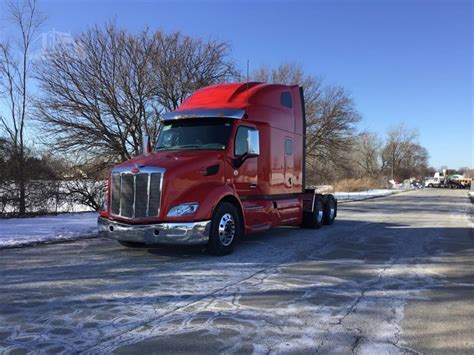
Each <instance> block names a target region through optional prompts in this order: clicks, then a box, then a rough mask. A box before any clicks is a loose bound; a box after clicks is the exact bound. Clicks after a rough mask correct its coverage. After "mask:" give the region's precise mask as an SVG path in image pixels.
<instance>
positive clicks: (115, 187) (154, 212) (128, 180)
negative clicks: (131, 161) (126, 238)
mask: <svg viewBox="0 0 474 355" xmlns="http://www.w3.org/2000/svg"><path fill="white" fill-rule="evenodd" d="M162 179H163V169H158V168H143V169H141V171H140V172H139V173H137V174H133V173H132V172H131V171H130V170H124V169H123V168H121V169H120V170H114V171H113V172H112V176H111V199H110V201H111V206H110V212H111V214H112V215H114V216H119V217H124V218H129V219H143V218H153V217H158V216H159V213H160V202H161V186H162V184H161V180H162Z"/></svg>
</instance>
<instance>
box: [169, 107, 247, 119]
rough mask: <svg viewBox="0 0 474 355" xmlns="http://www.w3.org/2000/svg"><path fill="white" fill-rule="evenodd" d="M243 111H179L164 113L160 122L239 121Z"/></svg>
mask: <svg viewBox="0 0 474 355" xmlns="http://www.w3.org/2000/svg"><path fill="white" fill-rule="evenodd" d="M245 114H246V112H245V110H240V109H228V108H226V109H194V110H179V111H172V112H167V113H165V114H164V115H163V116H162V118H161V121H172V120H179V119H186V118H212V117H215V118H232V119H237V120H241V119H242V118H244V117H245Z"/></svg>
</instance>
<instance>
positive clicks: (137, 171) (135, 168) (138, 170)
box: [130, 167, 140, 174]
mask: <svg viewBox="0 0 474 355" xmlns="http://www.w3.org/2000/svg"><path fill="white" fill-rule="evenodd" d="M130 171H131V172H132V173H133V174H138V173H139V172H140V169H139V168H137V167H134V168H132V170H130Z"/></svg>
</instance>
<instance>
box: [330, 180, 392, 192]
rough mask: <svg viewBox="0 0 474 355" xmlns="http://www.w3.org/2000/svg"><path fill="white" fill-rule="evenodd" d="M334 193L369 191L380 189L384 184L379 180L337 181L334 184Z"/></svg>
mask: <svg viewBox="0 0 474 355" xmlns="http://www.w3.org/2000/svg"><path fill="white" fill-rule="evenodd" d="M332 185H333V190H334V191H343V192H357V191H366V190H369V189H379V188H382V187H383V184H382V182H381V181H380V180H378V179H370V178H361V179H342V180H339V181H335V182H334V183H333V184H332Z"/></svg>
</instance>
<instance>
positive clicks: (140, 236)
mask: <svg viewBox="0 0 474 355" xmlns="http://www.w3.org/2000/svg"><path fill="white" fill-rule="evenodd" d="M97 225H98V228H99V235H100V236H101V237H105V238H110V239H115V240H120V241H127V242H139V243H145V244H186V245H204V244H207V242H208V241H209V233H210V230H211V221H210V220H209V221H200V222H189V223H188V222H185V223H155V224H126V223H121V222H117V221H112V220H110V219H107V218H104V217H99V219H98V221H97ZM156 232H158V234H156Z"/></svg>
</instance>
